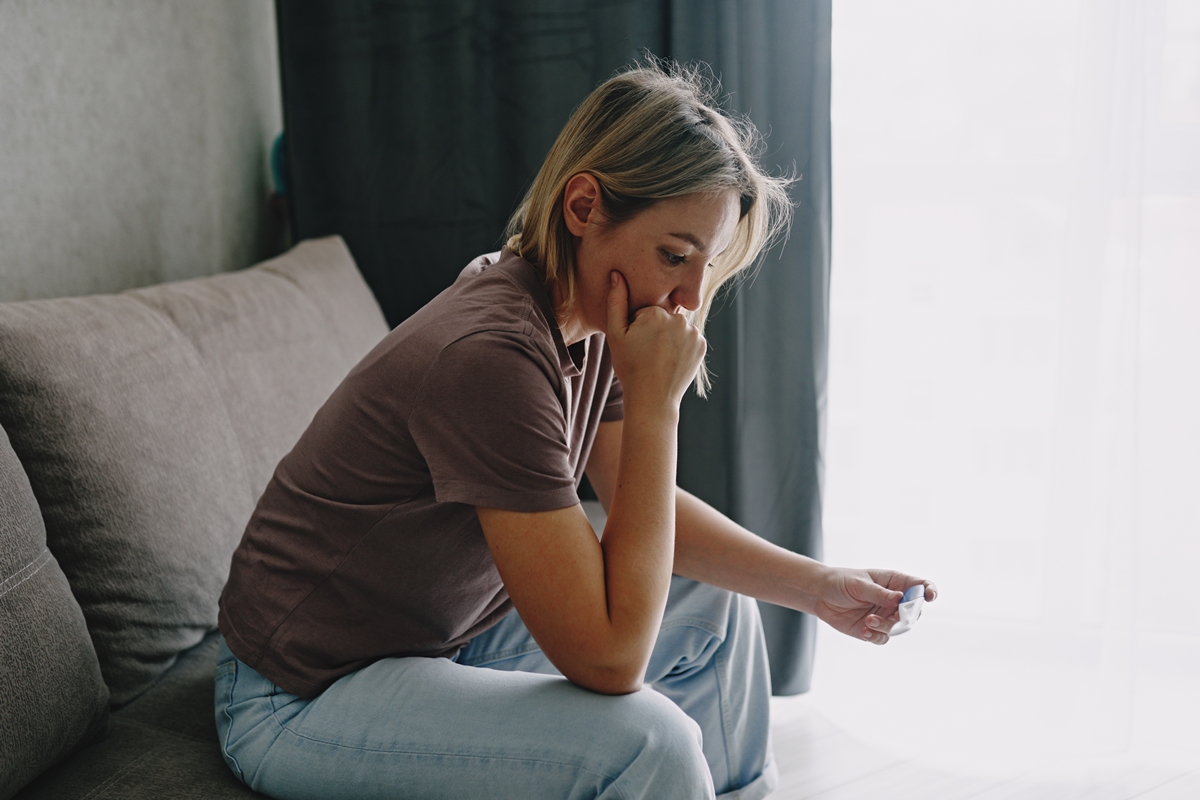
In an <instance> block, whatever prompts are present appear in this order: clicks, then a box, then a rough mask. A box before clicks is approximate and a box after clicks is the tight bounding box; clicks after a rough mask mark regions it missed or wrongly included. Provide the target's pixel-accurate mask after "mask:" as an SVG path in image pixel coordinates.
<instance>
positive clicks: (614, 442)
mask: <svg viewBox="0 0 1200 800" xmlns="http://www.w3.org/2000/svg"><path fill="white" fill-rule="evenodd" d="M620 432H621V423H620V422H608V423H603V424H602V425H601V426H600V431H599V432H598V433H597V436H596V441H595V444H594V445H593V448H592V454H591V456H590V457H589V459H588V465H587V474H588V480H589V481H590V482H591V484H592V487H593V488H594V489H595V490H596V494H597V496H598V497H599V498H600V501H601V504H602V505H605V504H606V501H607V499H608V497H610V496H611V495H610V494H609V492H610V491H611V486H612V483H611V479H610V473H609V471H610V469H612V466H611V465H612V464H615V463H616V462H615V459H616V458H617V457H619V455H620V441H621V440H620ZM614 449H615V453H614ZM606 508H607V506H606ZM673 571H674V572H675V574H677V575H683V576H685V577H688V578H693V579H694V580H698V581H701V582H703V583H708V584H712V585H714V586H720V587H721V588H723V589H728V590H730V591H733V592H738V593H739V594H744V595H748V596H750V597H755V598H757V599H759V600H765V601H766V602H769V603H775V604H776V605H781V606H785V607H787V608H793V609H796V610H797V611H804V612H806V613H809V614H814V615H816V616H817V617H818V618H820V619H822V620H824V621H825V622H826V623H828V624H829V625H831V626H832V627H833V628H835V629H836V630H839V631H841V632H842V633H845V634H847V635H849V636H853V637H855V638H859V639H863V640H865V641H868V642H872V643H875V644H884V643H886V642H887V640H888V635H887V632H888V631H889V630H890V629H891V627H892V625H893V624H894V623H895V622H897V621H898V619H899V615H898V610H897V609H898V608H899V604H900V598H901V596H902V595H903V592H904V590H905V589H907V588H908V587H910V586H915V585H916V584H924V585H925V599H926V600H933V599H934V598H935V597H936V596H937V589H936V588H935V587H934V586H933V584H931V583H930V582H929V581H927V580H922V579H921V578H916V577H913V576H911V575H905V574H903V573H899V572H894V571H891V570H874V569H873V570H860V569H844V568H839V567H830V566H827V565H825V564H822V563H821V562H819V561H816V560H814V559H811V558H808V557H807V556H802V555H800V554H798V553H793V552H791V551H790V550H786V549H784V548H782V547H779V546H778V545H775V544H772V543H771V542H768V541H766V540H765V539H763V538H762V537H760V536H757V535H755V534H754V533H752V532H750V531H748V530H746V529H745V528H743V527H742V526H741V525H738V524H737V523H735V522H734V521H733V520H731V519H729V518H728V517H726V516H725V515H724V514H722V513H721V512H719V511H717V510H716V509H714V508H713V507H712V506H710V505H708V504H707V503H705V502H704V501H702V500H700V499H699V498H697V497H695V496H693V495H691V494H689V493H688V492H685V491H684V490H683V489H679V488H676V490H675V562H674V566H673Z"/></svg>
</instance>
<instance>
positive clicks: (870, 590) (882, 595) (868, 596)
mask: <svg viewBox="0 0 1200 800" xmlns="http://www.w3.org/2000/svg"><path fill="white" fill-rule="evenodd" d="M902 597H904V593H903V592H896V591H892V590H891V589H888V588H886V587H884V586H880V585H879V584H878V583H875V581H872V580H864V581H863V583H862V599H863V600H865V601H867V602H868V603H873V604H874V605H877V606H894V605H899V604H900V598H902Z"/></svg>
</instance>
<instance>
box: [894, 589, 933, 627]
mask: <svg viewBox="0 0 1200 800" xmlns="http://www.w3.org/2000/svg"><path fill="white" fill-rule="evenodd" d="M924 605H925V585H924V584H920V583H918V584H917V585H916V586H910V587H908V589H907V590H906V591H905V592H904V596H903V597H901V598H900V608H899V614H900V621H899V622H897V623H896V624H895V625H893V626H892V629H891V630H890V631H888V636H899V635H900V634H902V633H906V632H907V631H909V630H910V629H911V628H912V626H913V625H914V624H915V623H916V621H917V620H918V619H920V618H921V609H922V608H923V607H924Z"/></svg>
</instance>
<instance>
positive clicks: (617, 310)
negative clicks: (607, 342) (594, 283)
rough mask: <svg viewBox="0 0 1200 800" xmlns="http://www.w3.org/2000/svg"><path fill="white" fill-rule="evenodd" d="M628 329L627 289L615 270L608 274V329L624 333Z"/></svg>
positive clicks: (619, 274)
mask: <svg viewBox="0 0 1200 800" xmlns="http://www.w3.org/2000/svg"><path fill="white" fill-rule="evenodd" d="M628 327H629V287H628V286H626V285H625V276H624V275H622V274H621V273H619V272H617V271H616V270H615V269H614V270H613V271H612V272H610V273H609V289H608V329H609V330H610V331H624V330H626V329H627V328H628Z"/></svg>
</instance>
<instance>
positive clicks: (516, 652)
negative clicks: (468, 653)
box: [457, 642, 542, 667]
mask: <svg viewBox="0 0 1200 800" xmlns="http://www.w3.org/2000/svg"><path fill="white" fill-rule="evenodd" d="M541 649H542V648H540V647H538V645H537V643H536V642H535V643H533V644H527V645H522V646H521V647H510V648H508V649H507V650H499V651H497V652H495V653H488V654H487V656H486V657H484V658H483V659H481V660H479V661H459V662H457V663H458V664H461V665H462V666H464V667H479V666H483V665H484V664H495V663H496V662H497V661H505V660H507V659H510V658H515V657H517V656H523V655H527V654H529V653H536V652H537V651H539V650H541Z"/></svg>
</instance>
